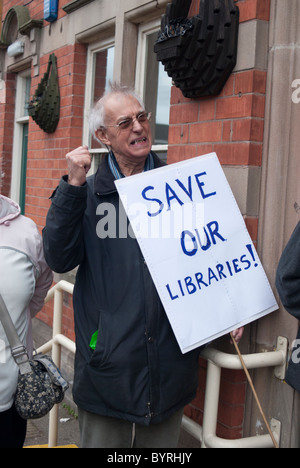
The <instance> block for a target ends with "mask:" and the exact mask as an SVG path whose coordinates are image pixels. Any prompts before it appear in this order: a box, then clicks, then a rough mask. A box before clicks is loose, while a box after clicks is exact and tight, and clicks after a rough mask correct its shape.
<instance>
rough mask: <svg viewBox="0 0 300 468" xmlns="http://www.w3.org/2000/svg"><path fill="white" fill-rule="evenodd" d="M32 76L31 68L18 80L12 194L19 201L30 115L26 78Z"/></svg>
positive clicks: (22, 73) (19, 75)
mask: <svg viewBox="0 0 300 468" xmlns="http://www.w3.org/2000/svg"><path fill="white" fill-rule="evenodd" d="M29 76H30V69H28V70H25V71H23V72H20V73H18V75H17V81H16V99H15V123H14V136H13V153H12V175H11V189H10V196H11V198H12V199H13V200H15V201H16V202H17V203H19V200H20V184H21V167H22V161H21V155H22V144H23V126H24V124H26V123H28V122H29V115H24V106H25V100H24V96H25V90H26V78H28V77H29Z"/></svg>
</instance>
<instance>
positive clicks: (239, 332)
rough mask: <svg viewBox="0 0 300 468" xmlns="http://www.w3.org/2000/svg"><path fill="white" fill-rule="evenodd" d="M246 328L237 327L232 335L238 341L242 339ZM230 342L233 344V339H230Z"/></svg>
mask: <svg viewBox="0 0 300 468" xmlns="http://www.w3.org/2000/svg"><path fill="white" fill-rule="evenodd" d="M244 329H245V328H244V327H241V328H237V329H236V330H234V331H233V332H232V336H233V338H234V339H235V341H236V342H237V343H239V342H240V341H241V339H242V337H243V334H244ZM230 342H231V344H233V342H232V340H230Z"/></svg>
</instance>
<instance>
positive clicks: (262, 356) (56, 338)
mask: <svg viewBox="0 0 300 468" xmlns="http://www.w3.org/2000/svg"><path fill="white" fill-rule="evenodd" d="M73 289H74V286H73V285H72V284H70V283H68V282H67V281H60V282H59V283H57V284H56V285H55V286H54V287H53V288H52V289H51V290H50V291H49V293H48V295H47V297H46V299H45V302H48V301H50V300H51V299H53V297H54V310H53V334H52V339H51V340H50V341H48V342H47V343H45V344H44V345H43V346H41V347H40V348H39V349H38V352H44V353H46V352H49V351H50V350H52V358H53V360H54V362H55V363H56V365H58V366H60V363H61V348H62V347H63V348H65V349H67V350H69V351H71V352H72V353H74V354H75V343H74V342H73V341H71V340H70V339H69V338H67V337H65V336H64V335H62V313H63V293H64V292H67V293H69V294H71V295H72V294H73ZM277 345H278V346H277V350H276V351H272V352H267V353H257V354H250V355H244V356H243V358H244V361H245V363H246V366H247V368H248V369H257V368H262V367H274V368H275V375H276V376H277V377H278V378H281V379H283V378H284V374H285V365H286V361H287V341H286V339H285V338H282V337H279V338H278V343H277ZM201 356H202V358H204V359H206V360H207V381H206V389H205V404H204V419H203V427H201V426H200V425H199V424H197V423H195V422H194V421H192V420H191V419H189V418H188V417H186V416H184V417H183V421H182V427H183V428H184V429H185V430H186V431H187V432H188V433H189V434H191V435H192V436H193V437H195V438H196V439H197V440H199V441H200V442H201V446H202V448H269V447H270V448H271V447H273V442H272V439H271V436H270V435H269V434H267V435H260V436H254V437H247V438H242V439H237V440H226V439H221V438H219V437H217V435H216V429H217V416H218V406H219V394H220V383H221V369H222V368H226V369H242V364H241V362H240V359H239V357H238V356H237V355H233V354H226V353H223V352H221V351H218V350H217V349H214V348H210V347H207V348H205V349H204V350H203V351H202V353H201ZM270 427H271V430H272V432H273V435H274V437H275V439H276V441H277V443H278V444H279V442H280V422H279V421H276V420H275V419H272V421H271V424H270ZM57 435H58V405H56V406H55V407H54V408H53V409H52V410H51V412H50V418H49V436H48V447H49V448H51V447H55V446H57Z"/></svg>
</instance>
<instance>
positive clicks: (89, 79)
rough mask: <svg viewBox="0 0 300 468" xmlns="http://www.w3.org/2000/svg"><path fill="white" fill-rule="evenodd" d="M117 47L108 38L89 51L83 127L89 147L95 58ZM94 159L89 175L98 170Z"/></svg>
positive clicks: (98, 150)
mask: <svg viewBox="0 0 300 468" xmlns="http://www.w3.org/2000/svg"><path fill="white" fill-rule="evenodd" d="M114 46H115V39H114V37H110V38H107V39H106V40H103V41H101V42H95V43H93V44H90V45H89V46H88V50H87V63H86V77H87V79H86V83H85V97H84V125H83V136H82V141H83V145H89V119H88V116H89V111H90V109H91V107H92V106H93V104H94V103H93V102H92V99H93V92H92V91H93V88H94V83H93V78H94V58H95V54H96V53H97V52H101V51H103V50H106V49H109V48H110V47H114ZM90 153H91V154H92V155H97V154H98V155H100V154H105V153H107V149H106V148H95V149H90ZM94 166H95V165H94V158H93V161H92V167H91V170H90V172H89V174H93V173H94V172H95V170H96V168H95V167H94Z"/></svg>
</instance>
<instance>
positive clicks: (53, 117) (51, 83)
mask: <svg viewBox="0 0 300 468" xmlns="http://www.w3.org/2000/svg"><path fill="white" fill-rule="evenodd" d="M56 61H57V59H56V57H55V55H54V54H51V55H50V57H49V62H48V68H47V71H46V73H45V74H44V76H43V78H42V80H41V82H40V83H39V85H38V87H37V89H36V91H35V93H34V96H33V98H32V99H31V101H30V102H29V105H28V113H29V115H30V116H31V117H32V118H33V120H34V121H35V122H36V123H37V124H38V125H39V127H40V128H41V129H42V130H44V132H46V133H53V132H54V131H55V130H56V127H57V124H58V122H59V114H60V92H59V87H58V76H57V67H56Z"/></svg>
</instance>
